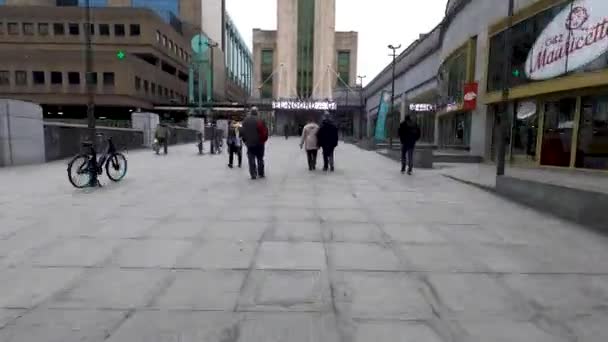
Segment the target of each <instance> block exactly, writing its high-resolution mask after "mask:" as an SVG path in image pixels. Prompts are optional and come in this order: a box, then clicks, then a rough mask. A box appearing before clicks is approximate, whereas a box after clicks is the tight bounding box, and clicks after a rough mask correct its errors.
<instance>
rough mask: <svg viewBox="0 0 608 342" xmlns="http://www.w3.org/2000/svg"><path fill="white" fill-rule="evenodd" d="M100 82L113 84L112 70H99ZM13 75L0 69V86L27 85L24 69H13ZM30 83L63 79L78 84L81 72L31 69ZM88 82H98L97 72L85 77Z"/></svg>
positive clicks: (62, 82) (43, 83)
mask: <svg viewBox="0 0 608 342" xmlns="http://www.w3.org/2000/svg"><path fill="white" fill-rule="evenodd" d="M99 74H101V79H102V84H103V85H104V86H114V73H113V72H101V73H99ZM13 75H14V77H13V79H12V80H11V72H10V71H8V70H0V86H3V85H4V86H6V85H11V83H12V84H14V85H17V86H27V85H29V84H30V79H28V72H27V71H25V70H15V71H14V73H13ZM31 75H32V78H31V84H33V85H45V84H51V85H63V84H64V81H67V84H69V85H79V84H81V82H82V79H81V73H80V72H78V71H68V72H62V71H51V72H45V71H32V72H31ZM87 78H88V79H89V82H90V84H93V85H96V84H97V82H98V73H97V72H92V73H90V74H89V76H88V77H87Z"/></svg>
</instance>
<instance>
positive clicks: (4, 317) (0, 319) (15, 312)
mask: <svg viewBox="0 0 608 342" xmlns="http://www.w3.org/2000/svg"><path fill="white" fill-rule="evenodd" d="M23 313H25V310H23V309H0V329H2V328H3V327H4V326H5V325H6V324H8V323H9V322H10V321H11V320H13V319H15V318H17V317H19V316H21V315H22V314H23Z"/></svg>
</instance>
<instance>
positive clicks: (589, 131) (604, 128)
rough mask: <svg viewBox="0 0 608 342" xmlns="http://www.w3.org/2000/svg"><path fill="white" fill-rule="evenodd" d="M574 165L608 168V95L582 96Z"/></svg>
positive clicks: (588, 167) (587, 167) (589, 167)
mask: <svg viewBox="0 0 608 342" xmlns="http://www.w3.org/2000/svg"><path fill="white" fill-rule="evenodd" d="M576 167H580V168H586V169H602V170H608V96H597V97H583V98H582V105H581V119H580V123H579V131H578V147H577V152H576Z"/></svg>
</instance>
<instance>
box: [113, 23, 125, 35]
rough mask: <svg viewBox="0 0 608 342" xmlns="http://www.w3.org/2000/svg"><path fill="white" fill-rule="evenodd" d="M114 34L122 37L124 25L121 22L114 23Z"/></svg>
mask: <svg viewBox="0 0 608 342" xmlns="http://www.w3.org/2000/svg"><path fill="white" fill-rule="evenodd" d="M114 35H115V36H118V37H122V36H124V35H125V25H123V24H114Z"/></svg>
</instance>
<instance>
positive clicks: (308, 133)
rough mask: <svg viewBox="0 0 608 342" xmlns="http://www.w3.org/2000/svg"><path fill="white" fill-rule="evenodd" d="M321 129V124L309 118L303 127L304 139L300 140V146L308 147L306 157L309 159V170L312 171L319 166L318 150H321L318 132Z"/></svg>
mask: <svg viewBox="0 0 608 342" xmlns="http://www.w3.org/2000/svg"><path fill="white" fill-rule="evenodd" d="M318 131H319V125H317V123H316V122H315V121H314V120H313V119H312V118H311V119H310V120H308V123H307V124H306V126H304V129H302V140H301V141H300V148H304V149H306V157H307V159H308V170H310V171H312V170H315V169H316V168H317V151H318V150H319V143H318V140H317V132H318Z"/></svg>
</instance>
